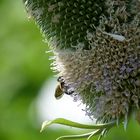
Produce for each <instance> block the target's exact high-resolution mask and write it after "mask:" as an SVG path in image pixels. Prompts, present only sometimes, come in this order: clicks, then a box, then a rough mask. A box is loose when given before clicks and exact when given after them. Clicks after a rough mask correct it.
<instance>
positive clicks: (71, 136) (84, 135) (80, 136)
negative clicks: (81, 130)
mask: <svg viewBox="0 0 140 140" xmlns="http://www.w3.org/2000/svg"><path fill="white" fill-rule="evenodd" d="M92 133H93V132H90V133H85V134H81V135H66V136H61V137H59V138H57V139H56V140H63V139H79V138H88V137H89V136H90V135H91V134H92Z"/></svg>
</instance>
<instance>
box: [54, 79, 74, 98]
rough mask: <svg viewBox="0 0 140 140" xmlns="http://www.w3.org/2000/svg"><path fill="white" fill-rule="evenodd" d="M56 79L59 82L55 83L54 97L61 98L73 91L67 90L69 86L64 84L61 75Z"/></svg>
mask: <svg viewBox="0 0 140 140" xmlns="http://www.w3.org/2000/svg"><path fill="white" fill-rule="evenodd" d="M57 81H58V82H59V84H58V85H57V87H56V89H55V94H54V96H55V98H56V99H60V98H62V97H63V95H64V94H67V95H71V94H72V93H74V91H73V90H71V91H70V90H69V86H68V85H66V83H65V82H64V79H63V77H62V76H60V77H58V79H57Z"/></svg>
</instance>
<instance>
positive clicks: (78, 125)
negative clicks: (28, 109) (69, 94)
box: [40, 118, 115, 132]
mask: <svg viewBox="0 0 140 140" xmlns="http://www.w3.org/2000/svg"><path fill="white" fill-rule="evenodd" d="M52 124H62V125H66V126H72V127H76V128H82V129H103V128H108V127H111V126H113V125H114V124H115V122H111V123H105V124H97V125H96V124H95V125H87V124H81V123H77V122H73V121H70V120H67V119H63V118H57V119H55V120H52V121H45V122H43V124H42V127H41V130H40V132H42V131H43V130H44V129H45V128H47V127H48V126H50V125H52Z"/></svg>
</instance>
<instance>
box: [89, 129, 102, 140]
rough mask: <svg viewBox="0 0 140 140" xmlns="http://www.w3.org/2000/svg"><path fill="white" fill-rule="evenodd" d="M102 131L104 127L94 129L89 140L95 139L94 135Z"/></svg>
mask: <svg viewBox="0 0 140 140" xmlns="http://www.w3.org/2000/svg"><path fill="white" fill-rule="evenodd" d="M101 132H102V129H98V130H96V131H93V132H92V133H91V135H90V136H89V137H88V139H87V140H93V137H94V136H96V135H99V134H100V133H101Z"/></svg>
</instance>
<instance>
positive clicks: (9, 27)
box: [0, 0, 140, 140]
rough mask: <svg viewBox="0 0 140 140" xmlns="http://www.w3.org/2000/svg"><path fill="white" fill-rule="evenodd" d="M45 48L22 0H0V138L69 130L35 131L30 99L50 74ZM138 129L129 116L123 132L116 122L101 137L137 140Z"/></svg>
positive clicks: (48, 137)
mask: <svg viewBox="0 0 140 140" xmlns="http://www.w3.org/2000/svg"><path fill="white" fill-rule="evenodd" d="M47 50H48V47H47V45H46V44H45V43H43V41H42V36H41V34H40V31H39V30H38V28H37V27H36V25H35V24H34V22H33V21H32V20H30V21H28V19H27V14H26V12H25V10H24V6H23V3H22V0H14V1H13V0H0V140H54V139H55V138H56V137H57V136H60V135H63V134H70V133H71V132H64V130H62V131H61V130H52V129H48V130H47V132H45V133H41V134H40V133H39V130H40V125H41V124H39V123H38V121H37V118H36V110H35V105H34V104H33V102H34V100H35V99H36V96H37V94H38V92H39V90H40V88H41V86H42V84H43V83H44V82H45V81H46V80H47V79H48V78H49V77H51V76H52V75H53V73H52V71H51V70H50V63H51V61H50V60H48V59H49V54H46V53H45V51H47ZM31 106H32V108H31ZM139 132H140V126H139V125H138V124H137V123H136V122H135V121H134V120H132V121H131V122H130V124H129V125H128V129H127V131H126V132H125V131H124V130H123V127H122V126H120V127H118V128H115V129H112V130H111V131H110V132H109V134H108V135H107V137H105V138H104V139H105V140H133V139H135V140H140V133H139ZM74 133H76V132H74Z"/></svg>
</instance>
